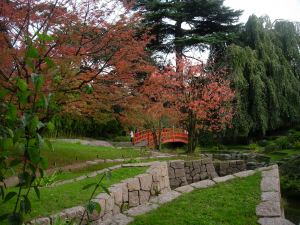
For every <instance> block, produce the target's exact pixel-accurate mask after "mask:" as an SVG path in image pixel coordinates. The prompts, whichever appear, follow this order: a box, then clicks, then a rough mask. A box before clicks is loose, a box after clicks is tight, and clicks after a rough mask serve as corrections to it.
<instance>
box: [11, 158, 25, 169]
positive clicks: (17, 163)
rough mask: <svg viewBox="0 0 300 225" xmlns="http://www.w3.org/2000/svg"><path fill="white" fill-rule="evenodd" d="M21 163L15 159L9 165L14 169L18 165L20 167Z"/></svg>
mask: <svg viewBox="0 0 300 225" xmlns="http://www.w3.org/2000/svg"><path fill="white" fill-rule="evenodd" d="M21 162H22V161H21V159H14V160H12V161H11V162H10V163H9V166H10V167H14V166H16V165H19V164H20V163H21Z"/></svg>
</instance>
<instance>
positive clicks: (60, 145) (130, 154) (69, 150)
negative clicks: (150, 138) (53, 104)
mask: <svg viewBox="0 0 300 225" xmlns="http://www.w3.org/2000/svg"><path fill="white" fill-rule="evenodd" d="M52 145H53V148H54V151H51V150H50V149H48V148H47V147H46V146H45V147H44V148H43V150H42V151H41V152H42V156H44V157H45V158H47V159H48V161H49V167H55V166H64V165H69V164H73V163H79V162H84V161H87V160H93V159H97V158H99V159H117V158H135V157H142V156H146V155H148V153H147V152H145V151H140V150H136V149H133V148H122V149H120V148H114V147H100V146H90V145H82V144H79V143H66V142H59V141H53V142H52Z"/></svg>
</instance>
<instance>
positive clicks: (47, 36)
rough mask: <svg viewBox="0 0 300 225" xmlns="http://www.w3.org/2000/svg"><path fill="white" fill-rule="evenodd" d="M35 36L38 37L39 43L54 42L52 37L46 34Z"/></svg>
mask: <svg viewBox="0 0 300 225" xmlns="http://www.w3.org/2000/svg"><path fill="white" fill-rule="evenodd" d="M37 36H38V37H39V39H40V40H41V41H53V40H54V37H52V36H50V35H48V34H46V33H43V34H37Z"/></svg>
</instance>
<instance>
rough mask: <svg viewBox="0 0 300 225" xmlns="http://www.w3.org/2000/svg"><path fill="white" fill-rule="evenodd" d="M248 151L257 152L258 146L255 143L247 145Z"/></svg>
mask: <svg viewBox="0 0 300 225" xmlns="http://www.w3.org/2000/svg"><path fill="white" fill-rule="evenodd" d="M249 149H250V150H254V151H257V150H259V146H258V145H257V144H255V143H252V144H250V145H249Z"/></svg>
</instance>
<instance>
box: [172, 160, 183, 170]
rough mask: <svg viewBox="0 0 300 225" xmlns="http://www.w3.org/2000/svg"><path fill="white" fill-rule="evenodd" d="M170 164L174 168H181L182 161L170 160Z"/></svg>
mask: <svg viewBox="0 0 300 225" xmlns="http://www.w3.org/2000/svg"><path fill="white" fill-rule="evenodd" d="M170 166H171V167H173V168H174V169H183V168H184V161H183V160H176V161H172V162H170Z"/></svg>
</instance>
